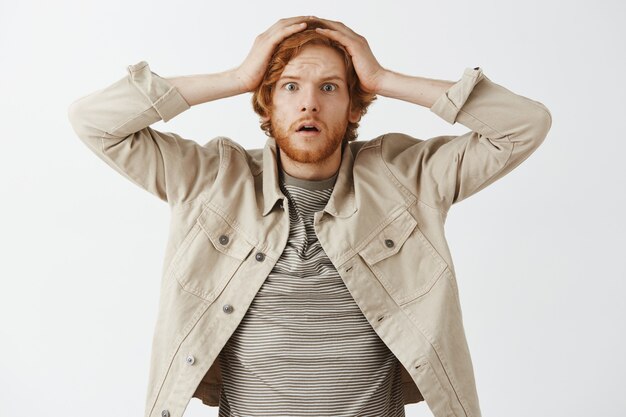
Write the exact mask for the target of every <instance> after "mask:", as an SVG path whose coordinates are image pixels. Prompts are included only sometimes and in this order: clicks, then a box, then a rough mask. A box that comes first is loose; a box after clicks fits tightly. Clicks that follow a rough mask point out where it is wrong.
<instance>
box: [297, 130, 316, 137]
mask: <svg viewBox="0 0 626 417" xmlns="http://www.w3.org/2000/svg"><path fill="white" fill-rule="evenodd" d="M321 133H322V132H320V131H319V130H311V131H307V130H301V131H300V132H297V131H296V134H297V135H300V136H305V137H310V136H317V135H319V134H321Z"/></svg>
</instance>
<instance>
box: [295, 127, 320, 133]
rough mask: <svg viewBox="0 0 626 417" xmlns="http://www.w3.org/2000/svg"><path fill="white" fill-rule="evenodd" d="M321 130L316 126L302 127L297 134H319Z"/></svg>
mask: <svg viewBox="0 0 626 417" xmlns="http://www.w3.org/2000/svg"><path fill="white" fill-rule="evenodd" d="M319 131H320V130H319V129H318V128H317V127H315V126H302V127H300V128H299V129H298V130H297V132H319Z"/></svg>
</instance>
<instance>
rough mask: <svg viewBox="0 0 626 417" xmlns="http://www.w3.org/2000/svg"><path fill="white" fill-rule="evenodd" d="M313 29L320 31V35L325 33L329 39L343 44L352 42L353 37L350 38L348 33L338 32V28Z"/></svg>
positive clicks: (346, 44)
mask: <svg viewBox="0 0 626 417" xmlns="http://www.w3.org/2000/svg"><path fill="white" fill-rule="evenodd" d="M315 31H316V32H318V33H321V34H322V35H325V36H327V37H329V38H330V39H333V40H335V41H337V42H339V43H341V44H343V45H345V46H348V44H352V43H353V41H354V39H353V38H351V37H350V36H349V35H346V34H345V33H343V32H340V31H338V30H332V29H324V28H315Z"/></svg>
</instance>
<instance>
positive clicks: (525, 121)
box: [383, 67, 552, 212]
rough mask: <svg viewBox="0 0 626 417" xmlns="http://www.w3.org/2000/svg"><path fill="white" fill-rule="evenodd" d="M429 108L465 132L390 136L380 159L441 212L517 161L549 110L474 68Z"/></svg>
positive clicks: (539, 134)
mask: <svg viewBox="0 0 626 417" xmlns="http://www.w3.org/2000/svg"><path fill="white" fill-rule="evenodd" d="M407 87H409V85H407ZM413 94H415V95H419V93H417V92H413ZM430 110H431V111H432V112H433V113H435V114H437V115H438V116H440V117H441V118H443V119H444V120H445V121H447V122H448V123H450V124H454V123H456V122H458V123H461V124H462V125H464V126H467V127H468V128H469V129H470V131H468V132H467V133H465V134H463V135H459V136H452V135H448V136H437V137H433V138H430V139H428V140H420V139H415V138H412V137H410V136H408V135H401V134H395V133H394V134H390V135H387V136H388V137H386V138H385V141H384V144H383V158H384V159H385V161H387V162H388V167H389V168H390V170H391V171H392V172H393V173H394V175H395V176H396V177H397V178H398V179H399V180H400V181H401V182H402V183H403V184H404V185H405V186H406V187H407V188H409V189H410V190H411V191H412V192H413V193H415V194H416V195H417V197H418V198H419V199H420V200H421V201H422V202H424V203H425V204H427V205H429V206H432V207H435V208H437V209H439V210H442V211H444V212H446V211H448V209H449V208H450V206H451V205H452V204H455V203H458V202H459V201H461V200H464V199H466V198H467V197H469V196H471V195H473V194H475V193H477V192H478V191H480V190H482V189H484V188H485V187H487V186H488V185H490V184H492V183H493V182H495V181H496V180H498V179H500V178H502V177H503V176H505V175H506V174H507V173H509V172H510V171H512V170H513V169H514V168H515V167H517V166H518V165H519V164H521V163H522V162H523V161H524V160H525V159H527V158H528V157H529V156H530V155H531V154H532V153H533V152H534V151H535V150H536V149H537V148H538V147H539V145H540V144H541V143H542V142H543V140H544V139H545V138H546V136H547V134H548V132H549V130H550V127H551V125H552V116H551V114H550V111H549V110H548V109H547V108H546V107H545V106H544V105H543V104H542V103H540V102H538V101H535V100H531V99H529V98H526V97H524V96H521V95H518V94H516V93H514V92H512V91H510V90H508V89H506V88H504V87H502V86H501V85H498V84H496V83H494V82H493V81H491V80H490V79H489V78H487V77H486V76H485V75H484V74H483V71H482V69H481V68H479V67H477V68H474V69H472V68H466V69H465V71H464V73H463V76H462V78H461V79H460V80H459V81H458V82H456V83H455V84H454V85H452V86H451V87H450V88H449V89H447V90H445V91H444V92H443V93H441V95H440V96H439V97H438V98H437V100H435V102H434V103H433V104H432V106H431V108H430Z"/></svg>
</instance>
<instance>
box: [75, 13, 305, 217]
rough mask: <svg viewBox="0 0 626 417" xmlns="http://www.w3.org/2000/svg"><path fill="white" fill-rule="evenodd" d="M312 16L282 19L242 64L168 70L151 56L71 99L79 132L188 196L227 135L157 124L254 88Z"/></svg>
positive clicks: (169, 196) (203, 183)
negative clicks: (155, 67) (154, 66)
mask: <svg viewBox="0 0 626 417" xmlns="http://www.w3.org/2000/svg"><path fill="white" fill-rule="evenodd" d="M305 20H306V17H303V16H300V17H294V18H289V19H281V20H279V21H278V22H276V23H275V24H274V25H273V26H271V27H270V28H269V29H268V30H267V31H265V32H264V33H262V34H260V35H259V36H258V37H257V38H256V40H255V43H254V45H253V47H252V50H251V51H250V53H249V54H248V56H247V57H246V59H245V60H244V62H243V63H242V64H241V65H240V66H239V67H237V68H235V69H233V70H229V71H225V72H222V73H217V74H207V75H192V76H186V77H172V78H164V77H161V76H159V75H158V74H156V73H154V72H152V71H151V70H150V68H149V66H148V63H147V62H145V61H140V62H139V63H137V64H135V65H129V66H128V69H127V75H126V76H125V77H123V78H121V79H119V80H117V81H116V82H114V83H113V84H111V85H109V86H107V87H106V88H103V89H100V90H97V91H95V92H92V93H91V94H88V95H86V96H83V97H81V98H79V99H78V100H76V101H74V102H73V103H71V104H70V106H69V108H68V118H69V121H70V124H71V125H72V127H73V129H74V131H75V132H76V134H77V136H78V137H79V138H80V140H82V141H83V142H84V143H85V144H86V145H87V146H88V147H89V148H90V149H91V150H92V151H93V152H94V153H95V154H96V155H97V156H98V157H99V158H100V159H102V160H103V161H104V162H106V163H107V164H108V165H109V166H111V167H112V168H113V169H115V170H116V171H118V172H119V173H120V174H122V175H123V176H125V177H126V178H128V179H129V180H131V181H132V182H134V183H135V184H137V185H139V186H140V187H141V188H143V189H145V190H147V191H149V192H151V193H152V194H154V195H156V196H157V197H159V198H160V199H161V200H164V201H167V202H169V203H170V205H174V204H177V203H181V202H185V201H189V200H191V199H193V198H195V197H196V196H198V195H199V194H200V193H201V192H202V191H203V190H206V189H207V187H209V186H210V185H211V184H212V183H213V181H214V179H215V178H216V176H217V172H218V169H219V166H220V163H219V162H220V142H219V140H217V138H216V139H214V140H212V141H210V142H209V143H208V144H206V145H205V146H201V145H199V144H198V143H197V142H195V141H193V140H190V139H184V138H182V137H181V136H179V135H177V134H175V133H169V132H160V131H157V130H155V129H153V128H151V127H150V125H152V124H153V123H155V122H157V121H159V120H163V121H164V122H168V121H169V120H171V119H172V118H173V117H175V116H177V115H178V114H180V113H182V112H184V111H185V110H187V109H189V108H190V107H191V106H193V105H195V104H200V103H205V102H207V101H211V100H217V99H219V98H223V97H229V96H232V95H236V94H240V93H243V92H246V91H252V90H253V89H254V88H255V87H256V85H258V83H259V82H260V81H261V78H262V77H263V74H264V72H265V69H266V67H267V64H268V62H269V59H270V57H271V54H272V52H273V50H274V48H275V46H276V45H277V44H278V43H280V41H282V40H283V39H284V38H285V37H287V36H289V35H291V34H293V33H295V32H297V31H300V30H303V29H304V28H305V27H306V24H302V23H303V22H304V21H305Z"/></svg>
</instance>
